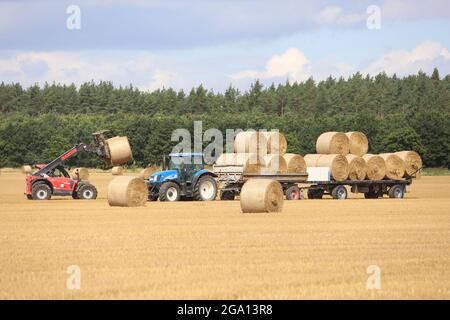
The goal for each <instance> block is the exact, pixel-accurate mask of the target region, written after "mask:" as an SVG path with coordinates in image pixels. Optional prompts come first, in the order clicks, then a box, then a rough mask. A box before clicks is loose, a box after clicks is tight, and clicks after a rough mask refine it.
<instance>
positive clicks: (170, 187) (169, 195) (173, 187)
mask: <svg viewBox="0 0 450 320" xmlns="http://www.w3.org/2000/svg"><path fill="white" fill-rule="evenodd" d="M159 200H160V201H170V202H173V201H178V200H180V187H179V186H178V185H177V184H176V183H175V182H164V183H163V184H162V186H161V188H159Z"/></svg>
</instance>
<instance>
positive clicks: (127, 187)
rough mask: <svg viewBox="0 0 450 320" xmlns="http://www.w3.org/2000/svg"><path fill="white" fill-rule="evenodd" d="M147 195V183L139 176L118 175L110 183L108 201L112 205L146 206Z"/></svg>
mask: <svg viewBox="0 0 450 320" xmlns="http://www.w3.org/2000/svg"><path fill="white" fill-rule="evenodd" d="M147 196H148V190H147V184H146V183H145V181H144V180H143V179H141V178H139V177H132V176H118V177H115V178H114V179H113V180H112V181H111V182H110V183H109V185H108V203H109V205H110V206H117V207H139V206H144V205H145V202H146V201H147Z"/></svg>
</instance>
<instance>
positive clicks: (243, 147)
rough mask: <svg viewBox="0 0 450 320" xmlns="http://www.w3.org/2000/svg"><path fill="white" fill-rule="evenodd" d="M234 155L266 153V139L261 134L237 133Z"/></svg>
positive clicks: (252, 132) (250, 132)
mask: <svg viewBox="0 0 450 320" xmlns="http://www.w3.org/2000/svg"><path fill="white" fill-rule="evenodd" d="M234 152H235V153H258V154H266V153H267V139H266V137H265V135H264V134H263V133H262V132H259V131H244V132H239V133H238V134H237V135H236V138H235V140H234Z"/></svg>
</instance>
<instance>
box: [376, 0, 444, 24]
mask: <svg viewBox="0 0 450 320" xmlns="http://www.w3.org/2000/svg"><path fill="white" fill-rule="evenodd" d="M449 7H450V6H449V1H448V0H429V1H410V0H385V1H384V3H383V4H382V6H381V14H382V17H383V19H388V20H421V19H442V18H444V19H448V18H450V10H449V9H450V8H449Z"/></svg>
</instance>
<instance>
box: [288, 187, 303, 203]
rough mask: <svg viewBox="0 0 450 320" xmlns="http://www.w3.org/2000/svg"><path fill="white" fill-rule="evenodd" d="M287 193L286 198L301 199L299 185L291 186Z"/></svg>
mask: <svg viewBox="0 0 450 320" xmlns="http://www.w3.org/2000/svg"><path fill="white" fill-rule="evenodd" d="M285 194H286V200H300V189H299V188H298V187H297V186H290V187H289V188H287V189H286V192H285Z"/></svg>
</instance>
